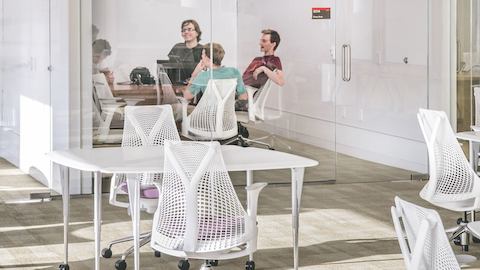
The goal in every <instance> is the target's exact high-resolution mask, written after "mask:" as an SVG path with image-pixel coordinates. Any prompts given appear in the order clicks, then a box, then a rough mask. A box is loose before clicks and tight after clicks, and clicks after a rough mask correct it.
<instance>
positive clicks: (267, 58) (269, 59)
mask: <svg viewBox="0 0 480 270" xmlns="http://www.w3.org/2000/svg"><path fill="white" fill-rule="evenodd" d="M279 44H280V35H279V34H278V32H277V31H275V30H271V29H265V30H263V31H262V36H261V38H260V43H259V45H260V51H261V52H263V56H259V57H255V58H254V59H253V60H252V62H251V63H250V65H248V67H247V68H246V69H245V72H244V73H243V82H244V83H245V85H247V86H252V87H255V88H260V87H262V86H263V85H264V84H265V83H266V82H267V80H268V79H271V80H272V81H273V82H274V83H276V84H278V85H284V84H285V79H284V77H283V71H282V62H281V61H280V58H279V57H278V56H276V55H275V50H276V49H277V48H278V45H279Z"/></svg>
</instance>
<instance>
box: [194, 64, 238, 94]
mask: <svg viewBox="0 0 480 270" xmlns="http://www.w3.org/2000/svg"><path fill="white" fill-rule="evenodd" d="M210 79H211V78H210V70H207V71H202V72H200V73H199V74H198V75H197V77H196V78H195V79H194V80H193V82H192V85H190V93H192V94H193V95H196V94H198V93H200V92H203V91H205V89H206V88H207V84H208V81H209V80H210ZM212 79H237V94H238V95H240V94H243V93H245V85H244V84H243V80H242V75H240V72H239V71H238V69H236V68H233V67H219V68H217V69H214V70H213V75H212Z"/></svg>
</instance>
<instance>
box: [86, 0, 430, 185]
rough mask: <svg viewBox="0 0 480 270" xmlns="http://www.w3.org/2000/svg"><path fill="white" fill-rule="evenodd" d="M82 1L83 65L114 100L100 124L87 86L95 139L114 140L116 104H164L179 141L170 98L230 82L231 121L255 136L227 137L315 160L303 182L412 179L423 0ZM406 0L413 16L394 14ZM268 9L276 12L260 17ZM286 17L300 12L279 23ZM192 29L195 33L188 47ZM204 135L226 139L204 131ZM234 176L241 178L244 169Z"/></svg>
mask: <svg viewBox="0 0 480 270" xmlns="http://www.w3.org/2000/svg"><path fill="white" fill-rule="evenodd" d="M92 3H93V5H92V14H93V18H92V22H93V26H92V27H93V29H92V30H93V34H94V37H93V39H94V40H93V46H92V48H93V57H92V63H93V65H92V70H93V71H94V74H99V73H100V74H103V76H99V77H101V78H102V79H103V80H106V81H107V84H108V85H109V86H110V90H111V91H110V93H111V94H110V95H112V96H113V99H116V101H117V102H118V100H120V99H122V101H121V103H122V104H123V105H118V104H117V105H118V108H115V109H114V110H113V113H112V114H113V116H112V119H111V121H110V123H109V124H106V123H105V119H106V117H105V113H104V112H102V111H103V109H102V108H101V107H102V104H101V102H99V101H95V98H97V99H99V100H100V101H101V99H102V98H101V97H98V94H99V93H101V95H105V93H102V91H101V90H99V89H101V87H100V86H96V87H94V88H93V89H94V91H93V96H94V101H95V102H94V104H95V105H97V106H96V108H95V106H94V111H95V110H98V111H100V113H97V114H98V115H99V116H100V117H99V118H98V119H100V121H94V126H93V130H94V144H95V145H96V146H102V145H118V144H119V143H120V142H121V136H122V126H123V120H124V118H123V115H122V106H124V105H125V104H126V105H135V106H142V105H153V104H171V105H172V107H173V110H174V114H175V118H176V120H177V121H178V124H177V125H178V129H179V132H180V133H182V135H184V136H186V137H189V136H190V135H192V134H194V131H193V130H192V129H190V130H188V128H187V129H186V128H185V121H184V122H182V121H181V119H182V118H183V113H182V104H181V102H180V101H179V99H178V97H181V98H180V100H183V99H182V98H187V101H185V100H183V102H187V103H188V104H189V105H188V106H187V115H190V114H191V113H192V112H193V111H194V110H195V109H196V110H197V111H200V110H201V107H202V106H204V105H205V104H206V103H208V102H207V100H209V99H210V97H207V98H205V97H202V95H203V94H205V93H206V92H207V89H209V88H212V87H213V86H211V85H210V86H208V84H209V81H210V80H218V79H237V80H236V86H235V87H234V89H235V99H236V101H235V105H234V107H235V110H237V112H236V113H235V114H236V115H237V117H238V119H241V116H238V115H242V113H243V115H244V116H246V121H239V124H238V126H237V128H236V129H238V133H239V134H240V135H242V136H243V137H244V138H248V139H253V140H257V139H259V141H261V142H262V143H263V144H255V142H248V141H247V140H245V141H244V140H240V141H234V143H235V144H239V145H246V144H247V143H250V144H252V145H255V146H256V147H270V148H274V149H275V150H278V151H286V152H291V153H295V154H299V155H302V156H307V157H311V158H314V159H316V160H318V161H319V163H320V165H319V166H318V167H316V168H312V169H309V170H307V171H306V177H305V179H306V181H307V182H308V181H311V182H325V181H327V182H334V181H340V182H364V181H385V180H395V179H410V178H411V177H412V175H413V176H414V175H416V174H418V173H420V172H424V171H425V168H426V166H425V165H426V162H425V152H424V148H423V138H422V137H421V134H420V131H419V129H418V126H417V121H416V117H415V114H416V112H417V110H418V108H420V107H425V108H428V107H429V98H430V99H431V98H432V95H430V96H429V93H428V50H429V47H428V46H429V43H428V39H429V31H428V27H429V24H428V23H429V17H428V14H429V13H428V12H429V6H428V5H429V1H427V0H425V1H421V3H418V2H414V1H413V0H410V1H400V0H398V1H388V2H381V3H380V2H378V1H366V2H362V3H361V4H360V2H359V1H355V0H348V1H333V0H332V1H322V2H321V3H316V4H312V3H310V2H305V3H295V4H293V3H290V2H288V1H286V0H285V1H274V0H272V1H270V0H267V1H261V2H258V1H250V0H245V1H237V0H228V1H225V0H223V1H222V0H203V1H187V0H184V1H179V2H173V1H166V2H159V1H146V0H145V1H133V0H122V1H113V0H95V1H93V2H92ZM414 4H415V6H417V7H418V8H417V9H415V11H414V14H412V16H413V15H414V18H415V19H414V20H410V19H408V18H407V17H402V16H401V15H400V14H399V13H398V12H396V11H398V10H399V9H405V10H407V9H409V8H408V5H414ZM272 7H274V8H273V11H272ZM266 10H269V11H272V12H273V14H274V15H275V16H265V11H266ZM306 11H308V12H306ZM292 16H293V17H295V18H298V19H297V20H294V21H291V20H284V18H286V17H292ZM188 20H192V21H188ZM182 22H185V23H186V24H182ZM139 25H140V26H141V27H139ZM192 37H193V38H194V39H199V40H196V42H193V43H190V41H189V40H191V38H192ZM207 44H211V45H210V46H207V47H203V45H207ZM212 44H213V45H212ZM107 45H108V46H107ZM102 46H103V47H102ZM97 47H100V49H101V50H99V49H98V48H97ZM300 48H301V49H300ZM99 59H100V60H99ZM93 78H94V81H95V78H96V75H94V76H93ZM97 88H98V89H97ZM213 88H216V89H217V90H216V91H220V90H218V89H219V88H222V89H223V88H225V86H222V87H220V86H218V85H217V86H215V87H213ZM249 89H250V90H249ZM107 90H108V89H107ZM208 91H210V90H208ZM212 91H213V90H212ZM212 91H210V92H212ZM210 92H207V96H208V93H210ZM220 92H221V91H220ZM107 93H108V91H107ZM266 93H268V94H266ZM95 95H97V97H95ZM202 100H203V101H202ZM259 100H260V101H261V102H260V101H259ZM257 101H259V102H257ZM199 102H201V103H199ZM255 102H257V103H255ZM199 104H200V105H199ZM254 104H256V105H254ZM109 106H111V104H109ZM229 106H230V105H229ZM249 106H254V107H252V108H255V110H256V112H257V113H258V115H251V114H250V113H251V111H253V110H249V108H248V107H249ZM256 106H259V107H256ZM249 111H250V112H249ZM229 113H231V112H229ZM94 117H95V116H94ZM94 120H95V119H94ZM102 121H103V122H102ZM189 125H190V124H189ZM208 125H211V126H212V125H214V124H213V122H212V121H210V122H208ZM225 125H226V124H225V123H224V126H225ZM105 126H108V127H107V128H105ZM189 127H190V128H191V126H189ZM106 129H108V132H106V131H105V130H106ZM190 137H191V136H190ZM204 137H205V136H204ZM206 137H207V138H209V139H215V140H220V141H221V142H222V143H226V142H228V140H227V139H226V138H225V137H218V134H217V133H215V132H213V131H209V133H208V135H206ZM232 137H234V136H233V135H232ZM190 139H191V138H190ZM258 174H259V176H258V177H259V178H263V179H267V180H270V181H273V182H284V183H289V182H290V179H289V177H285V179H279V177H278V175H272V174H263V173H262V172H258ZM285 175H288V174H285ZM280 178H281V177H280ZM238 179H239V180H238V181H242V182H243V174H239V176H238Z"/></svg>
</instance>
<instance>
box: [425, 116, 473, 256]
mask: <svg viewBox="0 0 480 270" xmlns="http://www.w3.org/2000/svg"><path fill="white" fill-rule="evenodd" d="M417 118H418V122H419V124H420V128H421V130H422V133H423V136H424V138H425V142H426V145H427V149H428V161H429V175H430V179H429V181H428V183H427V184H426V185H425V186H424V188H423V189H422V191H421V192H420V197H422V198H423V199H424V200H426V201H428V202H430V203H432V204H434V205H436V206H438V207H441V208H445V209H449V210H452V211H457V212H464V218H463V220H461V219H460V220H459V221H458V223H459V226H458V227H457V228H455V229H454V230H455V232H454V235H456V236H458V235H459V233H462V232H466V231H468V229H467V226H466V225H467V223H466V222H467V212H471V211H474V210H478V209H479V208H480V179H479V177H478V176H477V174H476V173H475V172H474V171H473V169H472V168H471V166H470V164H469V162H468V161H467V159H466V157H465V155H464V153H463V151H462V149H461V148H460V145H459V143H458V141H457V139H456V137H455V134H454V132H453V130H452V127H451V126H450V123H449V121H448V118H447V115H446V114H445V112H442V111H433V110H426V109H420V110H419V112H418V114H417ZM468 238H469V237H468V235H467V234H466V233H465V234H462V235H461V237H460V240H461V241H460V242H461V243H460V244H461V246H462V248H463V249H464V250H465V251H468Z"/></svg>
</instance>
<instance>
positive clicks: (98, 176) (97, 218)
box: [93, 172, 102, 270]
mask: <svg viewBox="0 0 480 270" xmlns="http://www.w3.org/2000/svg"><path fill="white" fill-rule="evenodd" d="M93 185H94V189H93V196H94V197H93V204H94V205H93V209H94V216H93V226H94V231H95V269H97V270H98V269H100V253H101V251H100V242H101V240H102V232H101V229H102V228H101V225H102V224H101V222H102V173H101V172H95V173H94V177H93Z"/></svg>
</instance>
